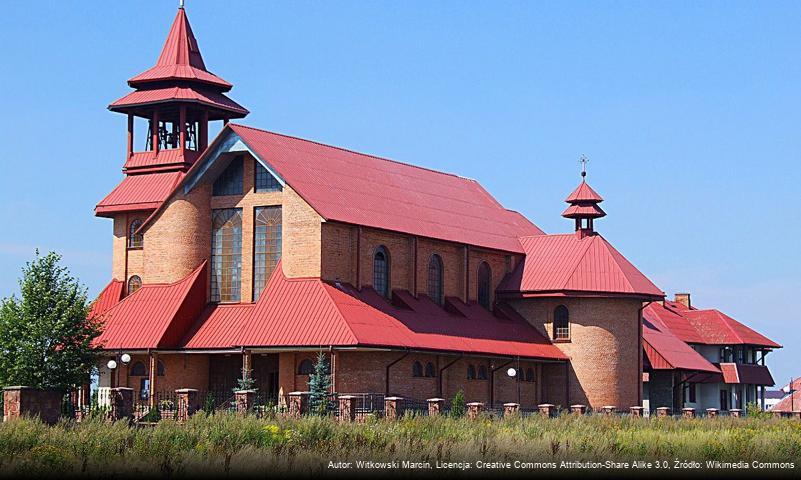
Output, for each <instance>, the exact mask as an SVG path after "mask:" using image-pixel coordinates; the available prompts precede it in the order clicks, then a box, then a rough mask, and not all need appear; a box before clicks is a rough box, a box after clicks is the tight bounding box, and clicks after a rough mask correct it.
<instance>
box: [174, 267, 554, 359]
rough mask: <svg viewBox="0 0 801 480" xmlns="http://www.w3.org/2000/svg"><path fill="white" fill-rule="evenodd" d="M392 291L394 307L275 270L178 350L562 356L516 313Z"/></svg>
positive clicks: (214, 313)
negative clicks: (343, 349)
mask: <svg viewBox="0 0 801 480" xmlns="http://www.w3.org/2000/svg"><path fill="white" fill-rule="evenodd" d="M394 294H395V296H396V297H397V303H398V304H393V303H391V302H389V301H388V300H386V299H385V298H383V297H381V296H380V295H379V294H378V293H376V292H375V291H374V290H372V289H370V288H364V289H362V290H361V291H357V290H356V289H354V288H352V287H350V286H347V285H332V284H329V283H326V282H323V281H322V280H320V279H318V278H306V279H288V278H286V277H285V276H284V274H283V271H282V269H281V268H280V266H279V268H276V270H275V271H274V272H273V275H272V276H271V277H270V280H269V281H268V283H267V286H266V287H265V289H264V291H263V292H262V294H261V296H260V297H259V300H258V302H257V303H256V304H255V305H252V306H250V305H248V306H245V305H237V306H226V305H219V306H216V307H212V309H211V310H210V311H207V312H206V313H205V314H204V315H203V316H202V317H201V318H200V320H199V322H198V324H197V325H195V326H194V327H193V328H192V330H191V331H190V334H189V335H188V337H187V338H186V339H185V340H184V343H183V345H182V346H183V347H184V348H231V347H284V346H311V347H320V346H359V347H377V348H401V349H412V350H432V351H451V352H459V353H471V354H484V355H502V356H521V357H527V358H543V359H552V360H566V359H567V357H566V356H565V355H564V354H563V353H562V352H561V351H560V350H559V349H558V348H557V347H556V346H554V345H553V344H551V343H550V341H548V340H547V339H546V338H545V337H543V336H542V335H541V334H540V333H539V332H538V331H537V330H536V329H535V328H534V327H532V326H531V325H529V324H528V323H526V322H525V321H524V320H523V319H522V318H520V317H519V316H515V315H513V314H512V315H507V316H506V318H505V319H499V318H497V317H495V316H493V315H492V314H491V313H490V312H488V311H487V310H485V309H484V308H483V307H480V306H478V305H476V304H464V303H461V302H460V301H459V300H458V299H451V298H449V299H448V302H449V303H450V304H451V305H453V312H455V313H453V312H448V311H446V310H445V309H444V308H442V307H440V306H439V305H436V304H434V303H433V302H432V301H431V300H429V299H428V298H427V297H425V296H424V295H421V296H420V297H419V298H415V297H414V296H412V295H411V294H410V293H409V292H405V291H396V292H394Z"/></svg>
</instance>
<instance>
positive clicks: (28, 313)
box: [0, 250, 101, 389]
mask: <svg viewBox="0 0 801 480" xmlns="http://www.w3.org/2000/svg"><path fill="white" fill-rule="evenodd" d="M60 261H61V256H60V255H58V254H56V253H54V252H50V253H48V254H47V255H44V256H40V255H39V251H38V250H37V251H36V258H34V260H33V261H32V262H28V263H27V264H26V265H25V267H24V268H23V269H22V278H21V279H20V281H19V285H20V295H21V298H17V297H16V296H14V295H12V296H11V297H9V298H5V299H3V300H2V303H0V385H27V386H30V387H35V388H55V389H68V388H71V387H75V386H78V385H80V384H82V383H83V382H85V381H86V379H87V377H88V376H89V374H90V373H91V372H92V370H93V369H94V368H95V365H96V364H97V361H98V357H99V355H100V348H99V347H97V346H95V345H93V344H92V342H93V340H95V339H96V338H97V337H98V336H99V335H100V333H101V325H100V323H99V322H98V321H97V320H96V319H94V318H91V317H90V309H91V307H90V305H89V302H88V301H87V296H86V295H87V293H86V288H84V287H82V286H81V285H80V284H79V283H78V281H77V280H76V279H75V278H73V277H72V276H70V274H69V271H68V270H67V268H66V267H63V266H61V265H60V264H59V262H60Z"/></svg>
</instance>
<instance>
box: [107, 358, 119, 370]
mask: <svg viewBox="0 0 801 480" xmlns="http://www.w3.org/2000/svg"><path fill="white" fill-rule="evenodd" d="M106 366H107V367H108V368H109V370H114V369H115V368H117V361H116V360H109V361H108V363H107V364H106Z"/></svg>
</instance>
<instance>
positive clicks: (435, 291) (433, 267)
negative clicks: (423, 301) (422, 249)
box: [426, 253, 445, 306]
mask: <svg viewBox="0 0 801 480" xmlns="http://www.w3.org/2000/svg"><path fill="white" fill-rule="evenodd" d="M434 283H436V285H433V284H434ZM435 286H436V288H434V287H435ZM426 293H427V294H428V298H430V299H431V300H432V301H433V302H434V303H436V304H437V305H440V306H442V305H445V264H444V262H443V261H442V257H441V256H440V255H439V254H437V253H432V254H431V257H429V259H428V285H427V288H426Z"/></svg>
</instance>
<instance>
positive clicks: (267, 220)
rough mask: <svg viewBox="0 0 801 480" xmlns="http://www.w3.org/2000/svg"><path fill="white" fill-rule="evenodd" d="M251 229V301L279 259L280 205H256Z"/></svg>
mask: <svg viewBox="0 0 801 480" xmlns="http://www.w3.org/2000/svg"><path fill="white" fill-rule="evenodd" d="M254 213H255V216H256V218H255V225H254V229H253V230H254V231H253V301H254V302H255V301H256V300H258V299H259V296H261V292H262V290H264V286H265V285H267V279H268V278H270V275H272V273H273V270H275V267H276V266H278V261H279V260H281V235H282V234H281V229H282V227H281V206H280V205H278V206H277V207H256V210H255V211H254Z"/></svg>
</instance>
